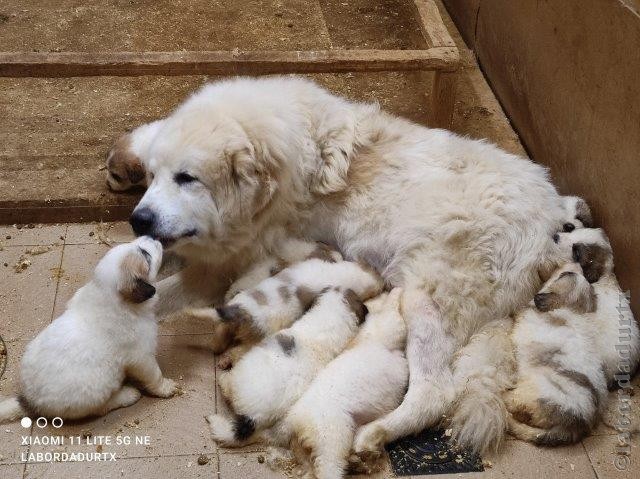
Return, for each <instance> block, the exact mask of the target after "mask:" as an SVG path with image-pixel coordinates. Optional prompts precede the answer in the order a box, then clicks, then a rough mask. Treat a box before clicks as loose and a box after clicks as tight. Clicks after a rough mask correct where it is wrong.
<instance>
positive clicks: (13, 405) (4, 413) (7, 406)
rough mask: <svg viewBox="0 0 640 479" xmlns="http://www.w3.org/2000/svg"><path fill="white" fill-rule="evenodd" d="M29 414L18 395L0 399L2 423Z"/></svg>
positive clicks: (0, 421) (0, 420)
mask: <svg viewBox="0 0 640 479" xmlns="http://www.w3.org/2000/svg"><path fill="white" fill-rule="evenodd" d="M26 415H27V411H26V409H25V408H24V407H23V406H22V403H21V402H20V399H18V397H10V398H4V399H0V424H4V423H6V422H12V421H15V420H17V419H20V418H21V417H23V416H26Z"/></svg>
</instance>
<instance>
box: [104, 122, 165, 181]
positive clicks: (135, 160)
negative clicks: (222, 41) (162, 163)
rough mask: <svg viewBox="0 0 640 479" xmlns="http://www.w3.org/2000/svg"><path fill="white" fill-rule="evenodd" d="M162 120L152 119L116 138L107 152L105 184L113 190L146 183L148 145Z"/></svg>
mask: <svg viewBox="0 0 640 479" xmlns="http://www.w3.org/2000/svg"><path fill="white" fill-rule="evenodd" d="M162 122H163V120H157V121H153V122H151V123H146V124H144V125H141V126H139V127H138V128H136V129H134V130H131V131H128V132H127V133H125V134H124V135H122V136H121V137H120V138H118V139H117V140H116V142H115V143H114V145H113V146H112V147H111V149H110V150H109V152H108V153H107V161H106V163H107V164H106V166H107V185H108V186H109V188H111V189H112V190H113V191H125V190H128V189H130V188H132V187H134V186H137V185H142V186H146V185H147V167H146V165H147V162H148V159H149V155H148V149H149V145H151V142H152V141H153V139H154V138H155V135H156V133H157V132H158V131H159V130H160V128H161V126H162Z"/></svg>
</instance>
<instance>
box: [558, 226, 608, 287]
mask: <svg viewBox="0 0 640 479" xmlns="http://www.w3.org/2000/svg"><path fill="white" fill-rule="evenodd" d="M553 240H554V241H555V242H556V244H557V245H558V247H559V249H560V252H561V255H562V258H563V259H564V260H565V261H575V262H576V263H579V264H580V266H581V267H582V271H583V273H584V276H585V278H587V280H588V281H589V282H590V283H595V282H596V281H598V280H599V279H600V277H602V276H603V275H608V274H611V273H612V272H613V252H612V250H611V245H610V244H609V239H608V238H607V235H605V233H604V231H603V230H602V229H601V228H581V229H576V230H573V231H571V232H569V233H556V234H555V235H554V236H553Z"/></svg>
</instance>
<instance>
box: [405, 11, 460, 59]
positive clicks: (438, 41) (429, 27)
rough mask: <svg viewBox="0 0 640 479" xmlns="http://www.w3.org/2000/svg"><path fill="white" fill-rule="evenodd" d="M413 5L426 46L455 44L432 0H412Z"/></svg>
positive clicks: (452, 45) (450, 45)
mask: <svg viewBox="0 0 640 479" xmlns="http://www.w3.org/2000/svg"><path fill="white" fill-rule="evenodd" d="M413 7H414V11H415V14H416V19H417V20H418V24H419V26H420V30H421V31H422V36H423V37H424V40H425V41H426V42H427V47H430V48H433V47H455V46H456V44H455V42H454V41H453V38H451V35H449V31H448V30H447V27H446V26H445V25H444V22H443V21H442V17H441V16H440V11H439V10H438V6H437V5H436V4H435V2H434V1H433V0H413Z"/></svg>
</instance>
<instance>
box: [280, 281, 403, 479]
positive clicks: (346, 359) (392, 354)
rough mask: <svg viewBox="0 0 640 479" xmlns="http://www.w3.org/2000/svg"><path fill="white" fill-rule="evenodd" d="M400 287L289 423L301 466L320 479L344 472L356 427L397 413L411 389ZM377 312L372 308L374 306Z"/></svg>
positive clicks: (305, 397)
mask: <svg viewBox="0 0 640 479" xmlns="http://www.w3.org/2000/svg"><path fill="white" fill-rule="evenodd" d="M400 294H401V290H400V289H399V288H396V289H394V290H393V291H392V292H391V293H390V294H389V295H388V296H387V297H386V298H384V299H381V300H380V301H378V300H374V301H372V303H375V302H377V303H382V304H380V305H379V306H378V310H373V311H372V312H371V313H370V314H369V315H368V316H367V320H366V322H365V324H364V326H363V327H362V328H361V330H360V332H359V333H358V335H357V336H356V338H355V340H354V341H353V342H352V343H351V344H350V345H349V347H348V349H347V350H346V351H345V352H343V353H342V354H341V355H340V356H338V357H337V358H336V359H334V360H333V361H332V362H331V363H329V365H328V366H327V367H326V368H325V369H323V370H322V371H321V372H320V374H319V375H318V377H317V378H316V379H315V380H314V381H313V382H312V383H311V386H309V389H308V390H307V391H306V392H305V393H304V395H303V396H302V397H301V398H300V400H299V401H298V402H297V403H296V404H295V405H294V406H293V408H292V409H291V411H290V412H289V414H288V415H287V417H286V418H285V420H284V427H283V429H284V430H285V431H288V432H290V433H291V434H292V435H293V441H292V448H293V451H294V453H295V454H296V458H297V460H298V462H300V463H302V464H304V463H307V464H309V467H308V469H309V470H312V471H313V472H314V474H315V476H314V477H316V478H318V479H337V478H339V477H342V476H343V475H344V474H345V469H346V466H347V458H348V456H349V452H350V451H351V446H352V443H353V438H354V434H355V430H356V428H357V427H359V426H361V425H363V424H366V423H368V422H370V421H373V420H375V419H377V418H379V417H381V416H383V415H385V414H388V413H389V412H391V411H393V410H394V409H395V408H396V407H398V405H399V404H400V402H401V401H402V397H403V396H404V393H405V391H406V389H407V384H408V380H409V367H408V365H407V361H406V359H405V356H404V346H405V341H406V332H407V330H406V327H405V325H404V321H403V319H402V316H401V315H400ZM372 308H373V306H372Z"/></svg>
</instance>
